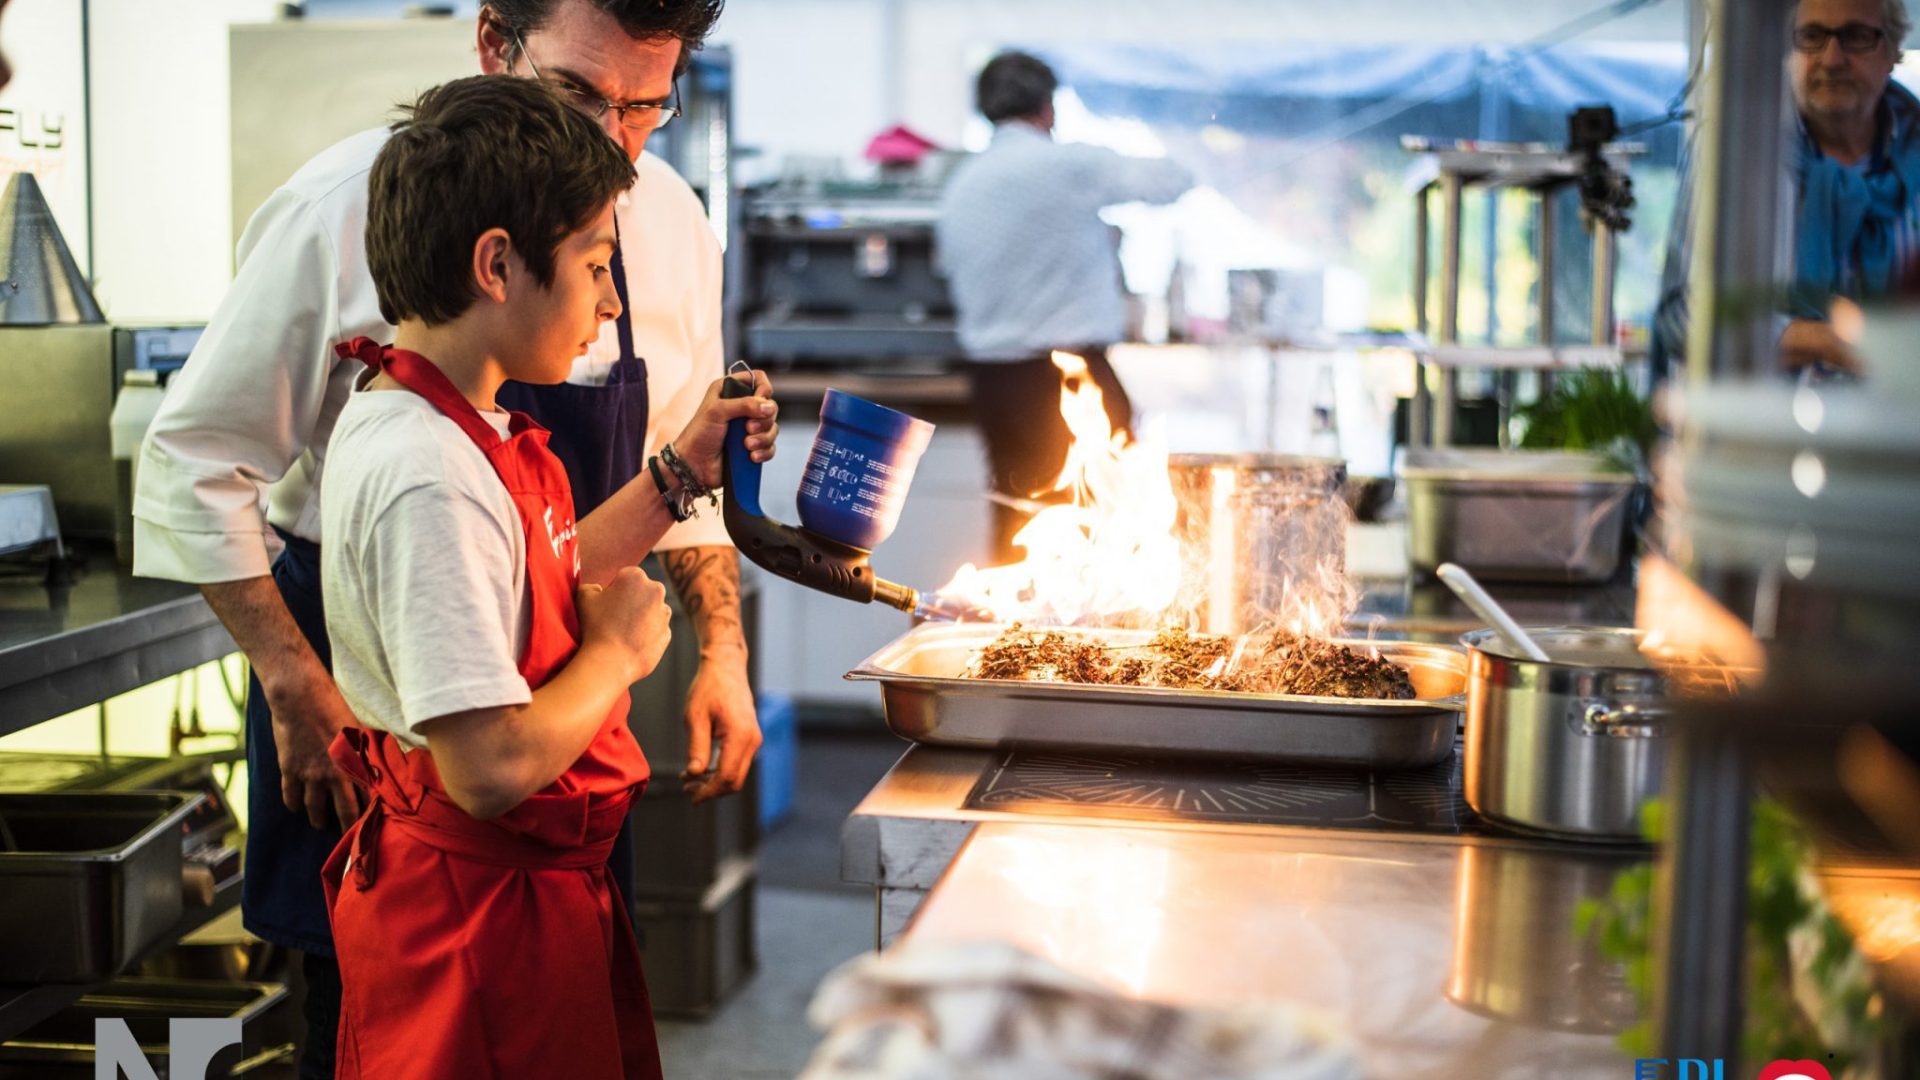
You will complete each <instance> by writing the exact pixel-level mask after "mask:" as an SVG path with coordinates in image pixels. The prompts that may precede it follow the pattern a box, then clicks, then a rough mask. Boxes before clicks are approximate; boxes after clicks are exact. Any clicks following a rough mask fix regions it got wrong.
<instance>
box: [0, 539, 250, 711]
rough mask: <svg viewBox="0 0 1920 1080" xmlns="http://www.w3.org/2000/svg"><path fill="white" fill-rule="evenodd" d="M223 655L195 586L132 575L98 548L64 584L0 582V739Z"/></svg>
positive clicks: (224, 642) (226, 649)
mask: <svg viewBox="0 0 1920 1080" xmlns="http://www.w3.org/2000/svg"><path fill="white" fill-rule="evenodd" d="M233 650H234V644H233V638H232V637H230V636H229V635H228V634H227V631H226V628H225V627H223V626H221V625H220V621H219V620H218V619H217V618H215V617H214V614H213V610H212V609H211V608H209V607H207V605H206V601H204V600H202V599H201V598H200V591H199V590H198V589H196V588H194V587H193V586H191V585H182V584H179V583H177V582H171V581H156V580H153V579H150V578H137V577H134V576H133V575H132V574H131V573H130V572H128V571H127V570H126V568H124V567H121V566H118V565H116V564H115V563H114V562H113V558H112V556H111V554H110V553H107V552H104V551H94V552H92V553H91V557H90V559H89V568H88V569H85V570H83V571H81V574H80V576H79V579H78V580H77V581H76V582H75V583H74V584H73V585H72V586H71V587H70V588H64V589H50V588H48V587H46V586H45V585H43V584H41V582H40V580H39V579H38V577H37V576H36V577H32V578H27V577H19V578H11V579H0V735H8V734H11V733H13V732H15V731H19V730H21V729H23V728H27V727H32V726H33V725H34V724H38V723H40V722H41V721H43V720H47V719H50V718H52V717H55V716H59V715H61V714H63V713H68V712H72V711H73V710H75V709H80V708H84V707H86V706H88V705H92V704H94V703H96V702H100V701H104V700H106V699H107V698H110V697H112V696H114V695H115V694H121V693H125V692H126V691H128V690H132V689H135V688H137V687H141V686H145V685H147V684H148V683H151V682H153V681H155V680H157V679H163V678H165V677H167V676H169V675H173V674H177V673H178V672H181V671H185V670H187V669H188V668H191V667H195V666H198V665H200V664H204V663H207V662H208V661H211V660H216V659H219V658H220V657H222V656H225V655H226V654H228V653H230V652H232V651H233Z"/></svg>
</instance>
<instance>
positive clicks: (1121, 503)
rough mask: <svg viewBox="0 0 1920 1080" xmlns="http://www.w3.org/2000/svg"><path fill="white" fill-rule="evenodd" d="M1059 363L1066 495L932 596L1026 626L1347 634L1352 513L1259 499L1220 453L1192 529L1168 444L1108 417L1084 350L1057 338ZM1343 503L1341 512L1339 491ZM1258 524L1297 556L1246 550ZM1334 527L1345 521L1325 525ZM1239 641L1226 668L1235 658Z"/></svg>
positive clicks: (1061, 490) (1057, 483)
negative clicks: (1010, 556)
mask: <svg viewBox="0 0 1920 1080" xmlns="http://www.w3.org/2000/svg"><path fill="white" fill-rule="evenodd" d="M1053 363H1054V366H1056V367H1057V368H1059V369H1060V373H1061V376H1062V381H1061V388H1060V415H1061V417H1062V419H1063V420H1065V422H1066V426H1067V430H1068V431H1069V432H1070V433H1071V435H1072V439H1071V441H1070V443H1069V445H1068V447H1067V455H1066V462H1065V464H1064V465H1063V466H1062V467H1061V470H1060V474H1059V476H1058V477H1057V478H1056V479H1055V480H1054V483H1053V485H1052V487H1051V489H1050V491H1051V492H1052V493H1054V494H1056V495H1058V494H1064V495H1065V496H1066V497H1067V500H1068V501H1066V502H1064V503H1061V504H1060V505H1054V506H1047V507H1045V508H1043V509H1042V510H1040V511H1039V512H1038V513H1037V514H1035V515H1034V517H1033V519H1032V520H1031V521H1029V522H1027V524H1026V526H1025V527H1024V528H1022V529H1021V530H1020V532H1019V533H1018V534H1016V535H1015V536H1014V538H1013V543H1014V546H1015V547H1017V548H1020V549H1022V551H1023V552H1024V556H1023V557H1022V558H1021V559H1020V560H1019V561H1017V562H1014V563H1010V564H1008V565H1005V566H994V567H986V568H982V567H978V566H975V565H974V564H972V563H968V564H966V565H965V566H962V567H961V568H960V569H959V571H958V572H957V573H955V574H954V576H953V579H952V580H951V581H949V582H948V583H947V584H946V585H945V586H944V587H942V588H941V589H940V590H939V592H938V593H937V594H936V600H935V606H938V607H944V608H947V609H948V610H969V609H970V610H972V611H973V612H976V613H978V614H979V615H980V616H984V617H985V618H988V619H990V620H992V621H994V622H999V623H1011V622H1021V623H1026V624H1028V625H1030V626H1085V625H1131V626H1155V627H1157V626H1166V625H1181V626H1186V627H1188V628H1190V629H1200V630H1204V631H1207V632H1211V633H1223V634H1232V635H1236V636H1237V635H1241V634H1245V633H1252V632H1262V631H1267V630H1272V629H1282V630H1288V631H1291V632H1293V633H1297V634H1303V635H1308V636H1314V637H1336V636H1339V634H1340V632H1341V629H1342V627H1343V625H1344V622H1345V620H1346V617H1347V615H1348V613H1349V612H1351V611H1352V610H1353V608H1354V606H1355V601H1356V600H1357V592H1356V591H1355V590H1354V589H1353V587H1352V586H1351V584H1350V582H1349V581H1348V578H1347V575H1346V569H1345V559H1344V551H1345V531H1344V517H1343V516H1342V517H1340V518H1339V519H1337V520H1332V521H1331V524H1329V523H1328V521H1325V520H1321V517H1324V515H1321V517H1315V518H1313V519H1312V521H1313V522H1315V523H1317V524H1314V525H1311V526H1310V525H1309V524H1308V519H1307V518H1302V517H1300V516H1298V515H1297V511H1299V509H1300V508H1299V507H1297V506H1295V505H1293V504H1291V503H1275V504H1271V505H1263V504H1260V503H1259V500H1260V499H1262V498H1265V497H1268V496H1269V495H1270V493H1268V492H1264V491H1261V490H1254V491H1246V492H1239V491H1236V489H1235V484H1236V482H1237V481H1236V478H1235V475H1234V472H1233V470H1232V468H1231V467H1225V468H1224V469H1223V470H1215V471H1214V472H1213V473H1212V474H1211V483H1210V491H1211V496H1212V502H1211V504H1210V511H1209V512H1207V513H1205V514H1204V515H1203V516H1204V519H1205V521H1206V526H1205V529H1204V533H1205V535H1192V536H1185V537H1183V536H1182V535H1181V533H1180V532H1179V531H1177V530H1176V525H1177V524H1178V522H1179V519H1180V516H1181V515H1180V502H1179V497H1178V496H1177V495H1176V492H1175V485H1174V482H1173V477H1172V475H1171V474H1170V473H1169V471H1168V456H1167V452H1166V450H1165V448H1164V447H1162V446H1160V445H1158V444H1157V443H1155V442H1152V441H1150V440H1129V439H1128V438H1127V437H1126V436H1125V435H1124V434H1123V433H1116V432H1115V431H1114V430H1113V428H1112V425H1111V424H1110V423H1109V422H1108V420H1107V412H1106V406H1105V402H1104V401H1103V399H1102V395H1101V392H1100V388H1099V386H1098V385H1097V384H1096V383H1095V382H1094V380H1093V378H1092V377H1091V375H1090V374H1089V372H1088V369H1087V363H1086V361H1085V360H1083V359H1082V358H1080V357H1078V356H1075V355H1073V354H1071V353H1065V352H1056V353H1054V354H1053ZM1242 499H1251V500H1254V502H1253V509H1252V510H1250V511H1247V508H1246V507H1243V506H1241V503H1240V501H1239V500H1242ZM1336 501H1337V500H1336ZM1189 509H1190V510H1191V509H1192V508H1189ZM1242 511H1246V512H1242ZM1338 514H1340V515H1344V514H1345V505H1344V503H1341V504H1339V505H1338ZM1262 515H1264V516H1262ZM1192 526H1193V522H1192V521H1189V523H1188V527H1187V530H1186V531H1188V532H1194V531H1195V530H1194V529H1193V527H1192ZM1249 527H1251V528H1255V529H1261V530H1267V529H1271V530H1273V535H1274V536H1286V537H1291V538H1293V541H1295V542H1297V543H1298V545H1299V550H1298V552H1297V555H1296V558H1297V559H1298V560H1299V561H1297V562H1296V561H1294V560H1293V559H1287V560H1282V562H1283V563H1284V565H1270V564H1269V561H1268V560H1265V559H1264V558H1263V557H1261V556H1259V555H1253V556H1250V555H1249V553H1250V552H1255V551H1257V549H1256V548H1250V547H1249V546H1248V544H1247V542H1246V541H1247V537H1244V536H1241V535H1239V534H1240V532H1242V531H1245V530H1246V529H1248V528H1249ZM1329 528H1330V529H1332V530H1333V532H1334V533H1337V535H1334V536H1329V535H1326V534H1327V532H1328V529H1329ZM1315 529H1317V530H1318V531H1315ZM1183 539H1184V540H1185V541H1187V542H1186V543H1185V544H1184V545H1183V543H1182V541H1183ZM1329 543H1331V544H1337V545H1338V546H1337V547H1336V548H1335V549H1334V550H1335V554H1332V555H1328V556H1326V557H1325V558H1324V559H1316V558H1315V557H1314V553H1315V552H1324V551H1326V550H1327V547H1326V545H1327V544H1329ZM1244 647H1245V639H1244V638H1243V639H1242V642H1241V649H1244ZM1240 651H1241V650H1240V649H1237V650H1236V651H1235V653H1234V655H1233V656H1232V657H1231V658H1230V659H1229V660H1227V661H1226V662H1225V664H1224V668H1225V669H1226V670H1231V669H1232V668H1233V667H1234V666H1235V665H1237V664H1238V662H1239V655H1240ZM1216 674H1217V673H1216Z"/></svg>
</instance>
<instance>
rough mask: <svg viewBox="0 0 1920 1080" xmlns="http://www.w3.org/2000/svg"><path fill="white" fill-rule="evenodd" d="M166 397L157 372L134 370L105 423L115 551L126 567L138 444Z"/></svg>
mask: <svg viewBox="0 0 1920 1080" xmlns="http://www.w3.org/2000/svg"><path fill="white" fill-rule="evenodd" d="M165 396H166V390H165V381H164V380H163V379H162V378H161V377H160V373H159V372H158V371H153V370H150V369H146V368H135V369H133V370H132V371H129V372H127V373H126V375H125V376H124V377H123V379H122V381H121V384H120V394H119V396H118V397H116V398H114V399H113V413H112V415H111V416H110V417H108V420H107V424H108V428H109V435H110V440H111V442H110V446H111V450H112V455H113V469H114V483H115V485H116V490H115V492H114V495H115V500H116V502H117V504H118V510H117V512H116V513H115V514H114V516H113V543H114V551H115V554H116V555H117V556H118V557H119V559H120V561H121V562H122V563H125V564H127V565H129V566H131V565H133V490H134V485H135V484H137V483H138V482H139V480H140V475H139V460H140V444H141V442H142V441H143V440H145V439H146V437H147V428H148V427H150V426H152V424H153V418H154V415H155V414H156V413H158V412H159V411H160V402H161V400H162V399H163V398H164V397H165Z"/></svg>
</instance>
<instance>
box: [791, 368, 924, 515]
mask: <svg viewBox="0 0 1920 1080" xmlns="http://www.w3.org/2000/svg"><path fill="white" fill-rule="evenodd" d="M932 438H933V425H932V424H930V423H928V422H926V421H925V420H920V419H917V418H915V417H912V416H908V415H907V414H906V413H903V412H898V411H896V410H893V409H889V408H887V407H886V406H884V405H875V404H874V403H873V402H871V401H867V400H865V399H863V398H857V397H854V396H853V395H852V394H843V393H841V392H840V391H838V390H829V391H827V396H826V399H825V400H824V401H822V402H821V403H820V429H819V431H817V432H816V433H815V434H814V437H813V452H812V453H810V454H809V455H807V468H806V472H805V473H804V474H803V475H802V476H801V478H800V499H799V505H800V524H801V525H803V526H805V527H806V528H807V530H808V531H810V532H812V533H814V534H815V535H816V536H821V537H824V538H826V539H828V540H831V541H833V542H834V543H837V544H844V545H846V546H847V547H851V548H858V549H859V550H861V551H871V550H873V549H874V548H875V547H878V546H879V545H880V542H881V541H883V540H885V539H886V538H887V537H889V536H891V535H893V528H894V526H895V525H896V524H898V523H899V521H900V508H901V506H902V505H904V504H905V503H906V499H907V489H908V488H909V486H911V485H912V483H913V470H914V468H915V467H916V466H917V465H918V464H919V463H920V455H921V454H922V453H924V452H925V451H926V449H927V442H928V440H930V439H932Z"/></svg>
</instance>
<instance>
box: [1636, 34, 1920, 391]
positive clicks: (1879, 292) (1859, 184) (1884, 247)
mask: <svg viewBox="0 0 1920 1080" xmlns="http://www.w3.org/2000/svg"><path fill="white" fill-rule="evenodd" d="M1912 28H1913V21H1912V19H1911V18H1910V17H1909V15H1908V14H1907V9H1906V4H1905V3H1904V2H1903V0H1801V3H1800V4H1799V5H1798V6H1797V8H1796V9H1795V11H1794V17H1793V27H1792V31H1791V33H1792V39H1791V46H1790V50H1791V51H1790V63H1789V69H1788V74H1789V78H1790V81H1791V82H1792V85H1793V100H1794V104H1795V106H1796V107H1797V111H1798V114H1799V124H1798V125H1797V128H1798V131H1797V138H1796V139H1795V141H1794V143H1793V146H1794V155H1795V156H1794V158H1793V159H1792V167H1793V175H1792V181H1793V194H1794V259H1793V278H1792V285H1791V288H1790V290H1789V292H1788V296H1787V312H1786V316H1787V317H1786V319H1785V321H1784V327H1783V329H1782V331H1781V335H1780V356H1781V362H1782V364H1783V365H1785V367H1786V368H1787V369H1788V370H1789V371H1793V372H1801V371H1809V370H1812V371H1841V372H1846V373H1849V374H1856V375H1857V374H1861V373H1862V371H1861V364H1860V359H1859V357H1858V355H1857V354H1856V353H1855V352H1854V351H1853V348H1852V347H1851V346H1850V345H1848V344H1847V342H1846V341H1844V340H1842V339H1841V338H1840V336H1839V335H1837V334H1836V333H1834V331H1833V327H1832V325H1831V323H1829V322H1828V311H1829V308H1830V306H1831V304H1832V302H1833V299H1834V298H1835V297H1841V296H1844V297H1848V298H1851V299H1856V300H1858V299H1871V298H1874V297H1878V296H1884V295H1885V294H1886V293H1887V291H1888V290H1889V289H1890V288H1891V287H1892V286H1893V285H1894V283H1895V280H1896V279H1897V277H1898V275H1899V273H1900V271H1901V268H1902V267H1904V266H1906V265H1907V264H1909V263H1912V262H1913V261H1914V260H1916V259H1920V99H1916V98H1915V97H1914V95H1913V93H1912V92H1911V91H1909V90H1908V89H1907V88H1906V87H1904V86H1902V85H1900V84H1899V83H1897V82H1894V81H1893V80H1892V75H1893V69H1894V66H1895V65H1896V64H1898V63H1899V62H1900V58H1901V50H1900V44H1901V42H1902V41H1903V40H1904V39H1905V38H1906V36H1907V33H1908V31H1910V30H1911V29H1912ZM1728 164H1729V166H1733V167H1737V165H1738V163H1737V162H1729V163H1728ZM1690 180H1691V176H1690V173H1689V171H1688V170H1687V169H1686V167H1685V166H1684V165H1683V166H1682V179H1681V189H1680V198H1679V201H1678V203H1677V204H1676V210H1675V214H1674V223H1673V232H1672V237H1671V240H1670V242H1669V245H1668V248H1667V266H1666V273H1665V275H1664V278H1663V283H1662V288H1661V298H1660V306H1659V309H1658V312H1657V315H1656V327H1655V334H1654V338H1655V351H1656V357H1655V370H1656V371H1662V370H1664V369H1665V367H1666V366H1667V365H1668V363H1670V362H1677V361H1678V360H1679V358H1681V357H1682V356H1684V354H1685V350H1686V334H1687V296H1686V284H1687V265H1688V261H1689V255H1688V252H1689V248H1690V245H1691V241H1692V236H1691V230H1692V222H1691V220H1690V218H1691V209H1692V206H1691V195H1692V190H1691V188H1692V185H1691V183H1690Z"/></svg>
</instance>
